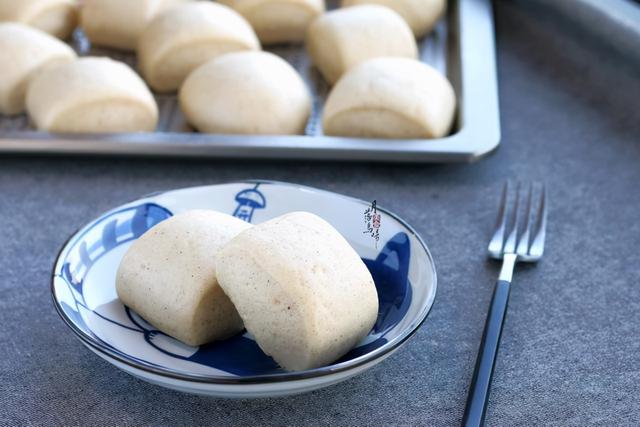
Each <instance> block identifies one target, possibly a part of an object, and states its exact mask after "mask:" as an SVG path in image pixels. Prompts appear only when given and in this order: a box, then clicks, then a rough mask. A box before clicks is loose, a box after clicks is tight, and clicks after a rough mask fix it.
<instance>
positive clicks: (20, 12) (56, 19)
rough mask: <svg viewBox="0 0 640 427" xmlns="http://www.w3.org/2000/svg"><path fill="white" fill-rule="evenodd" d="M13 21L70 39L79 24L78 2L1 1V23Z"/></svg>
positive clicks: (40, 0)
mask: <svg viewBox="0 0 640 427" xmlns="http://www.w3.org/2000/svg"><path fill="white" fill-rule="evenodd" d="M2 21H13V22H20V23H22V24H26V25H29V26H31V27H35V28H38V29H39V30H42V31H44V32H46V33H49V34H51V35H52V36H54V37H58V38H60V39H66V38H68V37H69V36H70V35H71V33H72V32H73V30H75V28H76V25H77V23H78V2H77V1H76V0H0V22H2Z"/></svg>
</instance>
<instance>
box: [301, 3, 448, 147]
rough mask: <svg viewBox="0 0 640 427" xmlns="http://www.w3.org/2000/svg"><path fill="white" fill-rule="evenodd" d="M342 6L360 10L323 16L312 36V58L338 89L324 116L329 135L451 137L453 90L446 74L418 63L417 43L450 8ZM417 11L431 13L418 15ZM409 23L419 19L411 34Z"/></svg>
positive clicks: (309, 42) (309, 45)
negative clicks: (417, 39)
mask: <svg viewBox="0 0 640 427" xmlns="http://www.w3.org/2000/svg"><path fill="white" fill-rule="evenodd" d="M361 3H379V4H363V5H358V4H361ZM427 3H429V4H431V5H432V6H434V7H433V10H429V9H428V8H427ZM343 4H344V5H347V6H348V5H354V4H355V5H356V6H351V7H346V8H342V9H338V10H335V11H331V12H329V13H327V14H325V15H323V16H321V17H320V18H318V19H316V20H315V21H314V22H313V23H312V24H311V25H310V27H309V30H308V33H307V42H306V43H307V50H308V52H309V55H310V56H311V58H312V60H313V62H314V63H315V65H316V66H317V67H318V69H319V70H320V72H321V73H322V75H323V76H324V78H325V79H326V80H327V81H328V82H329V83H331V84H335V86H334V87H333V89H332V90H331V92H330V94H329V97H328V99H327V102H326V104H325V108H324V112H323V120H322V121H323V129H324V133H325V134H327V135H334V136H349V137H364V138H396V139H404V138H409V139H413V138H415V139H422V138H440V137H443V136H445V135H447V134H448V132H449V130H450V128H451V125H452V123H453V119H454V114H455V104H456V100H455V93H454V90H453V88H452V86H451V84H450V83H449V81H448V80H447V79H446V78H445V77H444V76H442V75H441V74H440V73H439V72H438V71H436V70H435V69H433V68H432V67H430V66H428V65H426V64H424V63H422V62H420V61H418V47H417V43H416V39H415V36H416V35H420V34H423V33H424V32H426V31H428V30H429V29H431V28H432V26H433V23H434V22H435V20H437V18H438V17H439V16H440V14H441V13H442V10H443V9H444V3H443V2H435V1H393V2H391V1H381V0H380V1H355V0H354V1H350V0H348V1H344V2H343ZM387 6H391V7H393V9H392V8H390V7H387ZM414 8H415V9H420V10H423V11H425V15H421V14H420V13H416V14H414V13H413V12H412V11H413V10H414ZM394 9H395V10H398V11H399V12H401V13H402V14H403V15H402V16H401V15H400V14H398V13H397V12H395V11H394ZM427 17H428V18H429V19H427ZM409 18H411V19H413V21H411V20H410V19H409ZM407 21H409V22H413V27H414V28H413V29H412V28H411V27H410V26H409V24H408V23H407Z"/></svg>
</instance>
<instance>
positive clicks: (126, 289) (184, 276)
mask: <svg viewBox="0 0 640 427" xmlns="http://www.w3.org/2000/svg"><path fill="white" fill-rule="evenodd" d="M249 227H251V225H250V224H248V223H246V222H244V221H241V220H239V219H237V218H234V217H232V216H230V215H225V214H222V213H219V212H214V211H205V210H193V211H187V212H184V213H181V214H178V215H176V216H174V217H171V218H169V219H167V220H165V221H163V222H161V223H160V224H158V225H156V226H155V227H153V228H152V229H151V230H149V231H147V232H146V233H145V234H143V235H142V236H141V237H140V238H139V239H138V240H136V241H135V242H134V243H133V244H132V245H131V247H130V248H129V250H128V251H127V253H126V254H125V255H124V257H123V258H122V261H121V262H120V266H119V267H118V272H117V275H116V291H117V293H118V297H119V298H120V300H121V301H122V302H123V303H124V304H125V305H126V306H128V307H130V308H131V309H133V310H134V311H135V312H136V313H138V314H139V315H140V316H142V318H144V319H145V320H146V321H147V322H149V323H151V324H152V325H153V326H154V327H156V328H158V330H160V331H162V332H164V333H165V334H167V335H170V336H172V337H174V338H176V339H178V340H180V341H182V342H184V343H186V344H189V345H194V346H197V345H202V344H205V343H208V342H211V341H214V340H219V339H224V338H228V337H230V336H232V335H234V334H236V333H238V332H240V331H241V330H242V328H243V325H242V320H241V319H240V317H239V316H238V312H237V311H236V310H235V308H234V307H233V304H231V301H230V300H229V298H227V296H226V295H225V294H224V292H223V291H222V289H221V288H220V286H219V285H218V281H217V279H216V265H215V254H216V253H217V252H218V250H219V249H220V248H221V247H222V245H224V244H225V243H227V242H228V241H229V240H231V239H232V238H233V237H234V236H235V235H236V234H238V233H239V232H241V231H243V230H246V229H247V228H249Z"/></svg>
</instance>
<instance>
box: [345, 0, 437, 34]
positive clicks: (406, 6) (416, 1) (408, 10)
mask: <svg viewBox="0 0 640 427" xmlns="http://www.w3.org/2000/svg"><path fill="white" fill-rule="evenodd" d="M360 4H379V5H381V6H387V7H390V8H391V9H393V10H395V11H396V12H398V13H399V14H400V16H402V17H403V18H404V20H405V21H407V23H408V24H409V26H410V27H411V30H412V31H413V34H414V35H415V36H416V37H418V38H419V37H422V36H424V35H425V34H427V33H428V32H429V31H431V30H432V29H433V27H434V26H435V24H436V22H438V19H440V18H441V17H442V15H443V14H444V12H445V10H446V8H447V1H446V0H342V6H355V5H360Z"/></svg>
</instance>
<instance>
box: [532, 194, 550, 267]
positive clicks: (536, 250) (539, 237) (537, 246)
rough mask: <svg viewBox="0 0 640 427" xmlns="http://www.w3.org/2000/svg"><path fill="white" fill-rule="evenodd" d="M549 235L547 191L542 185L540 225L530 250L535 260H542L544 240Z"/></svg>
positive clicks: (539, 209) (538, 224) (539, 210)
mask: <svg viewBox="0 0 640 427" xmlns="http://www.w3.org/2000/svg"><path fill="white" fill-rule="evenodd" d="M546 234H547V190H546V187H545V185H544V184H543V185H542V190H541V194H540V204H539V206H538V223H537V226H536V235H535V237H534V239H533V243H532V244H531V248H530V249H529V255H531V256H532V257H534V258H540V257H541V256H542V254H543V253H544V240H545V237H546Z"/></svg>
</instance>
